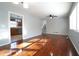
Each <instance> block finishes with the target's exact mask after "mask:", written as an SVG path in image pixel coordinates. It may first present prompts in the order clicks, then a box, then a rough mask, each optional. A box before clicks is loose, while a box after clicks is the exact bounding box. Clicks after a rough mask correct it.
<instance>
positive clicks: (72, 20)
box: [70, 7, 77, 30]
mask: <svg viewBox="0 0 79 59" xmlns="http://www.w3.org/2000/svg"><path fill="white" fill-rule="evenodd" d="M76 10H77V7H75V9H74V10H73V12H72V14H71V16H70V29H71V30H76V19H77V18H76V16H77V14H76Z"/></svg>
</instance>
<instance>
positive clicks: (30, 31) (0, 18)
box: [0, 2, 42, 46]
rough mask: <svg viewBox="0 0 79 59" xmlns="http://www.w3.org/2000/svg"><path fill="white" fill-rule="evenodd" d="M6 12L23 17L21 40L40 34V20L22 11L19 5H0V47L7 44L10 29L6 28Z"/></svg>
mask: <svg viewBox="0 0 79 59" xmlns="http://www.w3.org/2000/svg"><path fill="white" fill-rule="evenodd" d="M8 11H12V12H15V13H19V14H22V15H24V23H23V30H24V31H23V39H27V38H29V37H33V36H37V35H40V34H41V23H42V22H41V20H39V19H37V18H35V17H33V16H31V15H30V14H29V13H28V12H27V10H26V9H23V8H22V6H20V5H14V4H12V3H9V2H6V3H2V2H1V3H0V46H1V45H5V44H9V43H10V42H11V41H10V40H11V39H10V29H9V26H8V21H9V19H8Z"/></svg>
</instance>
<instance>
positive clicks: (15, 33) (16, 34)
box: [9, 12, 23, 44]
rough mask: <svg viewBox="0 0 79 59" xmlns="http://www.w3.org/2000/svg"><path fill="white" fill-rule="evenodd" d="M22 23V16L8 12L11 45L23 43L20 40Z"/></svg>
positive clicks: (21, 39)
mask: <svg viewBox="0 0 79 59" xmlns="http://www.w3.org/2000/svg"><path fill="white" fill-rule="evenodd" d="M22 21H23V16H22V15H20V14H18V13H14V12H9V27H10V38H11V43H13V44H14V43H15V42H16V43H21V42H23V38H22V27H23V25H22Z"/></svg>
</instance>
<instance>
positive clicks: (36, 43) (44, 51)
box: [0, 34, 78, 56]
mask: <svg viewBox="0 0 79 59" xmlns="http://www.w3.org/2000/svg"><path fill="white" fill-rule="evenodd" d="M17 43H18V42H17ZM2 51H3V52H2ZM0 53H1V54H0V55H2V56H5V55H6V56H78V54H77V52H76V50H75V48H74V46H73V45H72V43H71V41H70V40H69V38H68V37H67V36H65V35H50V34H47V35H40V36H37V37H34V38H31V39H30V40H28V41H24V42H21V43H19V44H17V46H16V47H15V48H14V49H12V50H11V49H10V50H9V49H8V50H6V49H2V50H1V51H0ZM9 53H10V54H9Z"/></svg>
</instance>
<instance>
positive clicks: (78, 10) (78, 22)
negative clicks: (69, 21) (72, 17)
mask: <svg viewBox="0 0 79 59" xmlns="http://www.w3.org/2000/svg"><path fill="white" fill-rule="evenodd" d="M77 31H78V32H79V3H78V5H77Z"/></svg>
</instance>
